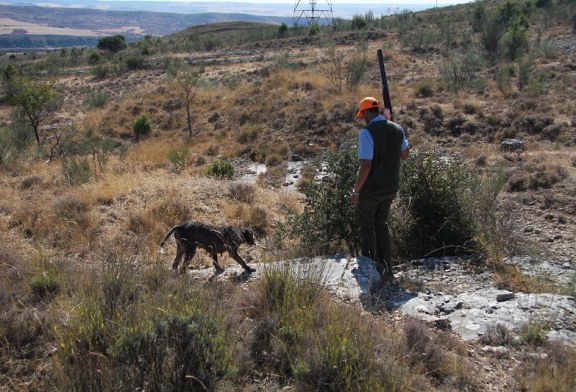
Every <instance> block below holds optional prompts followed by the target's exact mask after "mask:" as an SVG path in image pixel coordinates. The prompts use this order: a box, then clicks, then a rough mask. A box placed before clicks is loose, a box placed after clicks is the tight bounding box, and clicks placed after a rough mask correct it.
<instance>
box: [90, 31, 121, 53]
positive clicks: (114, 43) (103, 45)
mask: <svg viewBox="0 0 576 392" xmlns="http://www.w3.org/2000/svg"><path fill="white" fill-rule="evenodd" d="M126 46H127V45H126V40H125V39H124V36H122V35H119V34H118V35H113V36H110V37H102V38H100V39H99V40H98V44H97V45H96V47H97V48H98V49H101V50H109V51H110V52H114V53H115V52H119V51H121V50H122V49H126Z"/></svg>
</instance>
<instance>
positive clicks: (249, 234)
mask: <svg viewBox="0 0 576 392" xmlns="http://www.w3.org/2000/svg"><path fill="white" fill-rule="evenodd" d="M242 237H244V240H246V243H247V244H248V245H254V244H255V243H256V241H255V240H254V232H253V231H252V229H249V228H247V227H244V228H242Z"/></svg>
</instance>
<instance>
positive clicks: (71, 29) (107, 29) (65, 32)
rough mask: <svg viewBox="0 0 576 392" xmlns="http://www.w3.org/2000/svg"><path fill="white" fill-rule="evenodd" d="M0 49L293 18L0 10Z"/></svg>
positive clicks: (82, 42) (31, 8)
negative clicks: (214, 24)
mask: <svg viewBox="0 0 576 392" xmlns="http://www.w3.org/2000/svg"><path fill="white" fill-rule="evenodd" d="M0 15H1V16H0V50H3V51H6V50H11V51H14V50H26V49H28V50H30V49H39V48H40V49H41V48H59V47H70V46H95V45H96V43H97V38H98V37H102V36H107V35H114V34H122V35H124V36H125V38H126V39H127V40H129V41H134V40H139V39H142V38H144V37H145V36H146V35H151V36H164V35H168V34H172V33H175V32H178V31H182V30H184V29H185V28H187V27H190V26H194V25H202V24H209V23H217V22H227V21H246V22H260V23H274V24H281V23H283V22H284V23H292V21H291V18H288V17H278V16H261V15H250V14H242V13H226V12H221V13H216V12H212V13H206V12H204V13H193V14H181V13H168V12H148V11H104V10H97V9H84V8H56V7H38V6H9V5H0Z"/></svg>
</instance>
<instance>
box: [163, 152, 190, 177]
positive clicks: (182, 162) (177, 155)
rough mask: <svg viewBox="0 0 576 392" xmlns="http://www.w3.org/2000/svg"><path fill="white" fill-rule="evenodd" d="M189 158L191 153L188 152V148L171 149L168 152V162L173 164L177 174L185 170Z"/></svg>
mask: <svg viewBox="0 0 576 392" xmlns="http://www.w3.org/2000/svg"><path fill="white" fill-rule="evenodd" d="M189 158H190V151H188V148H186V147H183V148H180V149H178V148H171V149H170V150H169V151H168V160H169V161H170V162H171V163H172V165H173V166H174V170H175V171H176V172H180V171H182V169H184V167H185V166H186V164H187V163H188V159H189Z"/></svg>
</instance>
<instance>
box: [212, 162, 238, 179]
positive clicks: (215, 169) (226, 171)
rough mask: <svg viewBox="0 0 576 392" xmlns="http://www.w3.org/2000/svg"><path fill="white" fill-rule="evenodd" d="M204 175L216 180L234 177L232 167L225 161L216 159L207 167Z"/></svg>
mask: <svg viewBox="0 0 576 392" xmlns="http://www.w3.org/2000/svg"><path fill="white" fill-rule="evenodd" d="M206 174H208V175H209V176H210V177H215V178H218V179H225V178H226V179H230V178H232V177H234V166H232V164H231V163H230V162H228V161H226V160H222V159H216V160H215V161H214V162H212V163H210V164H209V165H208V167H207V168H206Z"/></svg>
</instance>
